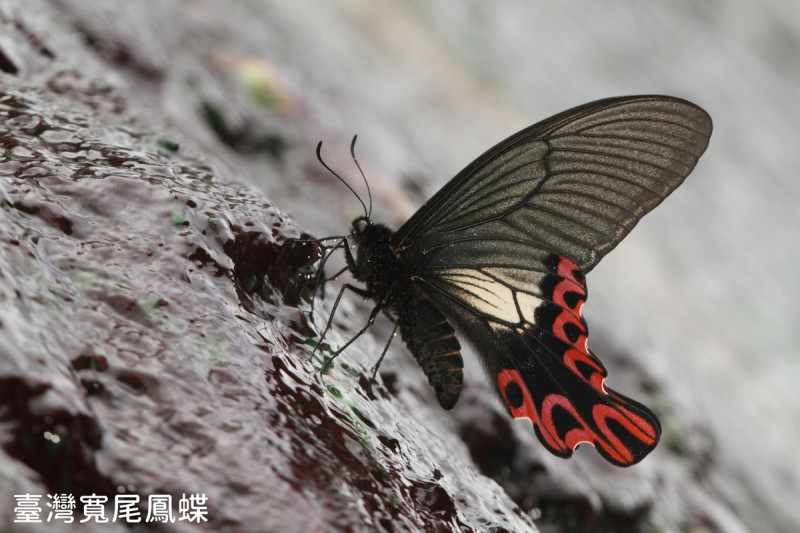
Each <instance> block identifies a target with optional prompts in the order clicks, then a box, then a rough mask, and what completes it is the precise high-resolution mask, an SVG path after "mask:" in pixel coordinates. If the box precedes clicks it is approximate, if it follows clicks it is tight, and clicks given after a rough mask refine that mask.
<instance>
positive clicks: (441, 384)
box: [349, 217, 463, 409]
mask: <svg viewBox="0 0 800 533" xmlns="http://www.w3.org/2000/svg"><path fill="white" fill-rule="evenodd" d="M393 235H394V232H393V231H392V230H391V229H389V228H388V227H387V226H385V225H383V224H374V223H372V222H370V221H369V219H368V218H366V217H359V218H357V219H356V220H355V221H353V231H352V233H351V236H352V238H353V240H354V241H355V244H356V256H355V258H354V262H353V264H350V265H349V266H350V269H351V270H352V273H353V276H354V277H355V278H356V279H358V280H360V281H362V282H364V283H365V284H366V285H367V291H368V292H369V293H370V295H371V297H372V298H374V299H375V301H376V302H377V304H378V305H379V306H380V307H381V309H382V310H383V312H384V314H386V316H388V317H389V319H390V320H391V321H392V322H394V323H395V324H397V327H398V328H399V330H400V334H401V336H402V337H403V340H404V341H405V343H406V346H408V349H409V351H410V352H411V354H412V355H413V356H414V358H415V359H416V360H417V362H418V363H419V364H420V366H421V367H422V371H423V372H425V375H426V376H428V381H429V382H430V384H431V386H432V387H433V389H434V390H435V392H436V397H437V399H438V400H439V403H440V404H441V406H442V407H444V408H445V409H452V408H453V406H454V405H455V404H456V401H457V400H458V397H459V395H460V393H461V383H462V381H463V373H462V370H461V369H462V367H463V361H462V358H461V346H460V345H459V343H458V340H457V339H456V338H455V335H454V331H453V327H452V326H451V325H450V324H449V323H448V322H447V320H446V319H445V316H444V315H443V314H442V312H441V311H439V309H437V308H436V307H435V306H434V305H433V304H432V303H431V302H430V301H428V300H427V299H426V298H425V297H424V296H423V295H422V293H421V291H420V290H419V288H418V287H417V285H416V284H415V282H414V277H413V275H412V272H411V269H410V268H409V265H408V263H406V261H404V259H403V256H402V254H401V253H400V251H399V250H398V249H396V248H395V247H394V246H393V244H392V236H393Z"/></svg>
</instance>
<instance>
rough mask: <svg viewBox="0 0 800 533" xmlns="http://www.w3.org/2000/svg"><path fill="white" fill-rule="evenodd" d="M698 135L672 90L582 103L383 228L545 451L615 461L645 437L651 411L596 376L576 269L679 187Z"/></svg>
mask: <svg viewBox="0 0 800 533" xmlns="http://www.w3.org/2000/svg"><path fill="white" fill-rule="evenodd" d="M710 134H711V120H710V118H709V117H708V115H707V114H706V113H705V112H704V111H703V110H701V109H700V108H698V107H697V106H695V105H693V104H691V103H689V102H686V101H683V100H679V99H675V98H670V97H662V96H638V97H626V98H613V99H608V100H601V101H599V102H594V103H591V104H587V105H584V106H581V107H578V108H575V109H572V110H569V111H566V112H564V113H561V114H559V115H557V116H555V117H553V118H551V119H548V120H546V121H544V122H541V123H539V124H536V125H534V126H531V127H529V128H527V129H525V130H523V131H521V132H519V133H517V134H516V135H513V136H511V137H510V138H508V139H506V140H505V141H503V142H501V143H499V144H498V145H496V146H495V147H493V148H491V149H490V150H488V151H487V152H486V153H485V154H483V155H482V156H481V157H479V158H478V159H477V160H476V161H475V162H473V163H472V164H470V165H469V166H468V167H467V168H466V169H464V170H463V171H462V172H461V173H459V174H458V175H457V176H456V177H455V178H453V180H451V181H450V182H449V183H448V184H447V185H445V187H444V188H443V189H442V190H441V191H439V192H438V193H437V194H436V195H434V196H433V197H432V198H431V200H430V201H429V202H427V203H426V204H425V205H424V206H423V207H422V208H421V209H420V210H419V211H418V212H417V213H416V214H415V215H414V216H413V217H412V218H411V219H410V220H409V221H408V222H407V223H406V224H404V225H403V226H402V227H401V228H400V230H398V231H397V233H396V234H395V235H394V236H393V238H392V246H393V249H395V250H397V251H398V254H399V257H401V259H402V261H403V262H404V263H405V264H407V265H409V266H410V267H411V269H412V270H413V272H414V275H413V277H412V279H413V282H414V284H415V286H417V287H418V288H419V290H420V291H421V293H422V294H424V295H425V297H426V298H428V299H429V300H430V301H431V302H434V303H435V305H436V306H437V307H438V308H439V309H441V311H443V312H444V314H445V315H447V316H448V317H449V318H450V319H452V320H453V321H454V322H455V323H456V324H457V326H458V327H459V328H460V329H461V331H463V332H464V333H465V334H466V335H467V336H468V338H469V339H470V340H471V341H472V343H473V344H474V345H475V346H476V348H477V351H478V353H479V354H480V356H481V359H482V361H483V363H484V366H485V367H486V368H487V370H488V371H489V373H490V375H491V377H492V379H493V381H494V385H495V387H496V389H497V391H498V393H499V395H500V397H501V399H502V400H503V401H504V402H505V404H506V406H507V408H508V409H509V411H510V412H511V414H512V415H513V416H515V417H524V418H529V419H530V420H531V421H532V422H533V424H534V427H535V430H536V433H537V435H538V437H539V439H540V440H541V442H542V443H543V444H544V445H545V446H546V447H547V448H548V449H549V450H550V451H551V452H553V453H554V454H556V455H559V456H562V457H567V456H569V455H571V454H572V450H573V448H574V447H575V446H576V445H577V444H578V443H580V442H590V443H592V444H594V445H595V447H596V448H597V449H598V451H599V452H600V453H601V454H602V455H603V456H604V457H605V458H606V459H608V460H609V461H611V462H613V463H615V464H618V465H622V466H626V465H630V464H634V463H636V462H638V461H640V460H641V459H642V458H643V457H644V456H645V455H646V454H647V453H648V452H649V451H650V450H652V449H653V447H654V446H655V445H656V443H657V442H658V438H659V434H660V426H659V423H658V419H657V418H656V417H655V415H653V414H652V413H651V412H650V411H649V410H648V409H647V408H646V407H644V406H643V405H641V404H639V403H638V402H635V401H633V400H631V399H629V398H626V397H625V396H622V395H620V394H618V393H616V392H614V391H613V390H611V389H609V388H607V387H606V385H605V382H604V380H605V377H606V375H607V373H606V370H605V368H604V367H603V365H602V363H601V362H600V361H599V359H597V358H596V357H595V356H594V355H593V354H592V353H591V352H590V351H589V348H588V344H587V339H588V328H587V325H586V322H585V320H584V319H583V318H582V317H581V306H582V305H583V302H584V301H585V300H586V295H587V292H586V284H585V279H584V273H586V272H588V271H589V270H590V269H591V268H592V267H594V266H595V264H597V262H598V261H599V260H600V258H601V257H603V255H605V254H606V253H607V252H608V251H609V250H611V249H612V248H613V247H614V246H615V245H616V244H617V243H618V242H619V241H620V240H621V239H622V238H623V237H624V236H625V235H626V234H627V233H628V232H629V231H630V230H631V229H632V228H633V226H634V225H635V224H636V223H637V222H638V221H639V219H640V218H641V217H642V216H643V215H645V214H646V213H647V212H649V211H650V210H651V209H653V208H654V207H655V206H656V205H658V204H659V203H660V202H661V201H662V200H663V199H664V198H665V197H666V196H667V195H669V194H670V192H672V191H673V190H674V189H675V188H676V187H677V186H678V185H680V183H681V182H682V181H683V180H684V178H685V177H686V176H687V175H688V174H689V172H691V170H692V168H694V165H695V164H696V162H697V159H698V157H699V156H700V155H701V154H702V153H703V151H704V150H705V148H706V146H707V144H708V139H709V136H710Z"/></svg>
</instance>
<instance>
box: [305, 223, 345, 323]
mask: <svg viewBox="0 0 800 533" xmlns="http://www.w3.org/2000/svg"><path fill="white" fill-rule="evenodd" d="M333 239H339V242H337V243H336V244H335V245H333V246H332V247H331V248H329V250H328V253H327V254H325V256H324V257H323V258H322V261H321V262H320V264H319V269H318V270H317V279H316V281H315V282H314V295H313V296H312V297H311V310H310V311H309V312H308V314H309V316H310V317H312V318H313V317H314V303H315V302H316V301H317V287H319V286H320V285H322V290H323V291H324V290H325V282H326V281H328V279H326V278H325V263H327V262H328V258H329V257H330V256H331V255H333V252H335V251H336V249H337V248H339V247H341V246H342V245H343V244H345V243H346V242H347V237H327V238H325V239H321V240H333ZM342 272H343V270H342V271H339V272H337V273H336V275H335V276H333V278H330V279H336V276H338V275H339V274H341V273H342ZM324 297H325V296H324V295H323V298H324Z"/></svg>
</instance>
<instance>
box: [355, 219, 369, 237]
mask: <svg viewBox="0 0 800 533" xmlns="http://www.w3.org/2000/svg"><path fill="white" fill-rule="evenodd" d="M367 226H369V219H367V218H366V217H358V218H357V219H355V220H354V221H353V230H354V231H355V232H356V235H361V234H362V233H364V232H365V231H367Z"/></svg>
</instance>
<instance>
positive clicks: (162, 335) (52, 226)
mask: <svg viewBox="0 0 800 533" xmlns="http://www.w3.org/2000/svg"><path fill="white" fill-rule="evenodd" d="M23 5H24V7H23ZM293 5H294V4H293V3H291V2H287V3H285V2H275V3H269V2H267V3H263V2H241V3H235V4H234V3H227V2H214V1H203V2H194V3H177V2H171V3H168V2H164V3H150V4H147V6H146V7H143V6H142V5H141V4H138V3H135V2H121V1H120V2H117V1H81V2H78V1H75V2H70V1H66V0H61V1H57V0H53V1H43V0H41V1H40V0H33V1H30V2H24V4H23V3H22V2H12V1H4V2H0V24H2V27H3V31H4V32H5V35H6V38H5V39H4V40H2V41H0V70H2V73H0V530H3V531H5V530H8V531H36V530H40V531H55V530H56V529H54V528H55V527H56V526H55V525H53V524H47V523H43V524H39V525H38V526H37V525H29V524H16V523H14V518H15V509H14V507H15V498H14V495H18V494H25V493H30V494H40V495H47V494H56V493H71V494H74V495H75V496H76V498H77V497H78V496H82V495H88V494H92V493H95V494H100V495H106V496H109V497H110V498H111V499H112V500H113V498H114V496H115V495H126V494H127V495H131V494H136V495H140V496H141V498H142V499H143V500H145V501H146V500H147V497H148V496H149V495H170V496H171V497H172V501H173V508H174V512H175V514H176V516H177V514H178V512H179V509H178V504H177V502H178V500H179V499H180V498H181V497H183V496H184V495H190V494H203V495H205V496H207V498H208V500H207V501H208V514H207V518H208V521H207V522H204V523H200V524H198V523H193V522H189V521H176V522H174V523H167V524H162V523H157V524H155V523H140V524H138V525H130V524H127V525H126V524H123V523H121V522H117V523H107V524H94V523H88V524H78V523H77V521H78V520H77V519H76V523H73V524H71V525H65V524H59V525H58V526H57V527H59V528H61V529H58V530H65V531H71V530H75V531H115V530H120V531H121V530H124V529H134V530H139V529H142V530H145V529H147V530H156V531H161V530H163V531H534V530H536V528H537V527H538V528H539V530H541V531H659V530H663V531H675V530H682V531H745V530H746V526H745V524H746V523H749V524H752V523H754V521H755V520H757V519H758V516H757V515H751V516H750V518H749V519H746V520H742V519H741V518H740V517H739V516H737V512H736V511H735V510H734V509H733V508H732V505H731V503H730V502H731V501H737V498H736V497H735V496H731V495H729V494H727V495H725V494H723V495H720V494H719V491H718V487H719V486H720V485H727V486H731V485H732V484H733V482H732V480H736V481H739V482H740V483H741V485H742V487H743V490H742V492H743V493H747V492H748V491H749V490H752V489H751V488H750V486H749V484H748V483H749V482H748V481H747V480H742V479H741V478H739V477H737V474H734V473H729V472H726V471H725V470H724V469H722V468H721V467H720V465H719V464H718V463H717V462H716V459H715V450H716V443H715V440H714V439H715V437H714V435H713V434H712V433H711V432H710V431H709V430H708V428H706V427H704V426H703V425H702V420H697V419H694V418H692V417H685V416H681V415H680V414H679V413H678V411H679V408H678V407H677V406H676V405H674V403H673V402H672V401H671V398H674V395H673V394H671V393H670V391H669V390H665V388H664V387H662V386H660V385H659V384H658V380H656V379H654V378H653V377H652V376H650V375H649V374H648V372H646V371H645V370H644V369H643V368H642V367H640V366H639V365H637V364H636V363H633V362H632V360H633V359H632V358H631V357H630V354H628V353H627V352H626V351H625V350H624V349H619V348H616V347H614V346H613V344H612V342H611V341H608V340H605V339H603V338H602V337H601V336H599V335H598V336H597V337H596V339H597V340H596V341H595V342H594V344H593V349H595V350H597V352H598V353H600V354H604V357H603V360H604V361H605V362H606V364H607V365H609V366H612V367H613V376H614V384H615V386H616V384H619V383H623V384H625V388H624V389H625V392H626V394H629V395H631V396H634V397H636V398H639V399H642V400H643V401H644V402H645V403H647V404H648V405H650V406H652V407H653V408H654V409H655V410H656V411H657V412H658V414H659V417H660V418H661V420H662V423H663V424H664V426H665V432H664V437H663V440H662V443H661V445H660V447H659V449H658V450H657V451H656V452H655V453H654V454H653V455H652V457H650V458H648V459H647V460H646V461H645V462H644V463H642V464H641V465H638V466H636V467H634V468H631V469H626V470H619V469H616V468H614V467H611V466H609V465H606V464H605V463H603V461H602V460H601V459H599V458H598V457H597V456H596V454H595V453H594V451H593V450H591V449H586V447H583V448H581V449H579V451H578V452H577V453H576V458H575V459H573V460H571V461H562V460H560V459H556V458H553V457H550V456H548V455H546V452H544V451H543V450H542V449H541V447H540V446H539V444H538V442H537V441H536V438H535V436H534V435H533V433H532V431H531V430H530V427H528V426H526V425H524V424H517V423H516V422H513V421H511V420H510V419H509V418H508V416H507V415H506V414H505V413H504V412H503V411H502V409H501V408H500V407H499V405H498V404H497V403H496V401H495V399H494V398H493V396H492V393H491V391H490V390H489V385H488V383H487V381H486V380H485V378H484V377H483V376H482V375H481V373H480V371H479V370H478V369H477V366H478V365H477V364H476V361H474V360H468V361H467V365H468V366H467V368H466V369H465V371H466V378H465V379H466V381H467V386H466V387H465V390H464V393H463V395H462V398H461V400H460V402H459V405H458V406H457V407H456V409H455V410H454V411H453V412H452V413H445V412H443V411H441V409H440V408H439V407H438V404H437V403H436V401H435V398H434V397H433V394H432V392H431V391H430V390H429V389H428V388H427V383H426V381H425V379H424V377H423V376H422V374H421V372H420V371H419V369H418V368H416V367H415V365H414V363H413V360H412V359H411V358H410V357H409V356H408V354H406V353H404V349H403V348H402V347H401V346H400V343H395V345H394V347H393V349H392V350H391V351H390V355H389V357H387V361H386V362H385V363H384V365H383V366H382V367H381V373H380V377H379V379H378V381H377V383H370V381H369V375H370V369H371V365H372V364H373V363H374V361H375V360H376V358H377V356H378V354H380V350H381V349H382V347H383V345H384V343H385V341H386V339H387V338H388V335H389V333H390V331H391V329H390V328H388V327H387V326H386V325H385V324H378V325H377V326H376V327H375V328H374V330H373V333H374V335H367V336H365V337H364V338H363V339H361V340H359V342H358V343H357V344H356V345H354V346H353V347H352V348H351V349H349V350H348V352H347V353H346V356H344V357H343V358H341V359H338V360H337V361H336V362H335V364H334V365H333V366H332V368H331V370H330V371H329V372H328V373H327V374H326V375H320V373H319V370H320V368H321V366H322V363H323V360H324V358H325V357H326V356H327V355H329V354H330V351H331V350H332V349H334V348H335V347H336V346H337V345H341V344H343V343H344V342H346V341H347V339H348V338H349V337H350V335H351V334H352V332H354V331H357V330H358V329H359V328H360V326H361V325H362V323H363V321H364V320H365V319H366V313H364V309H365V308H364V306H362V305H361V304H360V303H359V302H358V301H357V299H345V300H343V303H342V305H341V308H340V311H339V313H338V314H337V317H336V320H334V329H333V331H332V333H331V335H330V337H328V339H326V344H324V345H322V346H320V347H319V348H320V349H319V350H318V353H317V354H316V355H315V356H313V357H312V355H311V353H312V348H313V347H314V346H316V342H315V339H316V338H317V336H318V334H319V332H320V331H321V329H322V328H323V327H324V324H325V320H326V319H327V316H328V314H327V313H328V311H329V309H330V305H331V303H332V302H331V301H332V299H333V298H332V295H333V294H334V293H335V291H336V287H335V286H334V287H330V288H328V290H327V293H326V296H327V297H326V298H325V299H318V300H317V302H315V307H316V311H315V316H314V317H313V318H312V317H310V316H309V310H310V303H309V299H310V296H311V291H312V287H313V283H314V279H315V278H314V274H315V268H316V261H317V260H318V259H319V257H320V253H321V249H320V248H319V246H318V245H317V244H315V243H313V242H311V241H310V240H309V239H310V238H311V237H312V234H313V235H314V236H317V237H319V236H323V235H322V234H323V233H324V234H326V235H327V234H328V233H331V232H334V233H335V232H337V231H338V232H341V231H343V228H344V227H345V224H346V223H347V220H348V219H349V218H352V217H353V216H354V215H358V214H359V212H358V209H360V206H358V205H357V203H356V202H355V201H354V199H353V197H352V196H349V193H347V191H346V190H340V189H343V188H341V187H340V185H338V184H336V182H335V180H333V179H331V177H330V176H328V175H327V174H326V173H325V171H324V170H322V169H321V168H320V166H319V165H318V163H317V162H316V160H315V157H314V152H313V147H314V146H315V144H316V142H317V141H318V140H319V139H321V138H328V137H327V136H332V134H331V133H330V131H331V130H335V129H337V123H338V121H339V120H344V119H341V118H340V117H338V115H337V110H338V109H339V108H338V106H337V104H339V103H340V102H342V101H344V99H345V97H344V96H342V92H344V91H346V89H347V86H348V84H349V83H350V79H349V78H348V76H354V77H355V78H358V74H354V73H358V72H362V71H359V70H358V66H359V65H361V66H362V67H363V69H364V70H363V72H368V71H369V68H370V67H372V68H374V67H375V65H376V64H377V63H376V60H375V59H374V56H373V54H378V55H380V54H384V55H385V56H387V57H383V58H382V60H384V61H389V62H390V63H391V58H392V56H391V54H392V50H391V49H389V48H382V47H381V46H377V47H375V48H373V49H370V48H369V46H366V45H364V43H361V42H359V43H358V45H356V46H354V47H353V49H352V50H351V49H349V48H348V47H347V46H346V45H342V47H343V48H342V49H341V50H338V51H336V52H335V51H333V50H331V54H334V53H339V54H341V55H340V56H338V57H339V58H340V59H341V62H340V63H339V64H338V68H330V65H326V64H325V63H326V61H325V60H323V59H325V58H320V57H317V56H315V55H314V54H309V53H308V51H307V49H306V48H304V47H305V46H308V47H309V49H315V48H314V47H315V46H316V47H317V48H316V49H319V48H318V47H319V45H320V43H319V42H311V41H312V40H313V39H315V38H319V39H321V37H319V35H321V33H322V32H328V33H332V34H339V33H347V32H348V31H350V30H352V29H353V28H359V29H362V30H363V29H364V28H365V25H364V21H363V20H362V19H361V18H360V16H361V12H359V10H358V7H357V6H354V5H353V4H352V3H348V2H343V3H340V4H337V7H328V6H326V5H322V4H315V9H317V11H316V12H315V16H314V17H309V16H308V12H305V13H301V11H303V10H302V9H300V8H298V7H292V6H293ZM391 6H394V4H392V3H388V4H387V5H386V6H384V7H385V8H386V9H389V12H390V13H391V14H393V15H396V16H398V17H400V15H403V13H404V11H403V8H398V7H397V6H394V7H391ZM362 8H363V6H362ZM298 9H300V10H299V11H298ZM398 9H399V11H397V10H398ZM328 10H331V11H328ZM336 10H338V11H339V13H338V14H336V13H334V11H336ZM341 13H344V15H341ZM342 17H344V18H346V19H347V20H349V21H350V23H351V24H352V26H348V25H347V24H345V23H343V22H342ZM348 17H349V18H348ZM393 20H398V21H400V22H403V21H406V22H407V20H406V19H403V18H402V17H400V18H396V19H393ZM400 26H402V24H400V25H399V26H398V27H400ZM365 33H366V35H367V36H368V37H367V39H369V38H372V39H375V40H376V41H378V42H381V43H383V45H385V42H383V41H381V39H380V38H378V37H376V36H375V35H374V34H371V33H370V31H368V30H365ZM364 38H365V37H364V36H361V37H355V38H354V39H356V41H357V40H358V39H364ZM303 39H308V40H309V41H308V42H303ZM419 46H421V45H419ZM423 48H424V47H423ZM263 50H267V51H268V54H267V55H268V56H269V58H270V61H271V62H267V61H266V60H265V59H263V58H260V57H259V56H258V55H257V54H258V53H259V52H260V51H263ZM345 56H347V57H345ZM399 68H401V67H399ZM438 75H441V76H455V74H453V72H450V71H447V70H446V69H442V71H439V72H438ZM449 79H454V78H449ZM455 79H457V76H456V77H455ZM452 85H453V86H455V85H457V84H455V83H454V84H452ZM402 89H403V90H410V89H409V87H403V88H402ZM378 90H380V89H378ZM382 90H384V91H385V92H386V93H388V94H391V92H392V90H395V89H393V88H390V87H383V88H382ZM396 90H399V89H396ZM337 91H340V92H337ZM479 92H480V91H477V92H476V93H475V94H478V93H479ZM601 96H607V95H601ZM428 97H429V98H431V100H434V99H435V97H434V96H425V97H422V98H423V100H424V99H425V98H428ZM461 97H462V98H463V95H461ZM391 100H392V99H391V97H388V96H387V97H384V98H383V100H382V101H383V104H384V105H385V106H387V107H389V106H391ZM490 100H491V99H490ZM576 103H577V102H576ZM374 104H375V102H364V103H363V105H365V106H368V105H374ZM429 105H430V104H429ZM444 105H445V107H446V104H444ZM347 109H352V107H347ZM507 112H508V111H507V110H501V109H499V108H498V112H497V113H496V114H495V116H500V117H502V116H505V115H504V113H507ZM396 113H397V114H401V113H402V106H401V105H400V104H398V110H397V111H396ZM389 114H390V116H391V113H389ZM540 118H541V117H540ZM365 122H366V123H369V122H370V119H366V120H365ZM497 122H498V124H500V123H503V119H502V118H498V119H497ZM498 124H494V125H492V126H491V127H497V128H498V129H499V126H498ZM384 127H387V128H388V126H384ZM458 127H459V125H458V124H454V125H451V129H453V130H454V131H456V130H457V129H458ZM376 129H377V126H376ZM504 131H505V133H509V131H506V130H504ZM333 136H334V137H335V138H336V139H337V140H336V143H337V146H338V148H341V150H335V149H330V152H326V153H330V155H329V156H327V157H330V160H329V162H330V163H331V164H332V165H334V166H337V168H338V167H340V166H344V165H347V163H348V160H347V152H346V148H345V147H346V143H347V141H346V140H345V139H342V138H341V136H339V135H333ZM413 145H414V143H413V142H412V143H410V145H409V144H406V145H401V147H400V148H395V149H394V150H395V151H394V152H391V151H389V152H382V153H380V154H378V156H377V157H376V159H378V160H380V161H385V162H386V168H387V169H390V170H395V169H396V168H397V167H398V165H399V164H398V163H397V161H399V160H404V159H406V158H410V157H413V150H410V148H408V147H409V146H413ZM404 149H405V151H404ZM339 152H340V153H339ZM476 153H477V152H476ZM363 160H364V158H363V157H362V162H363ZM365 166H367V167H369V166H370V163H365ZM376 166H377V165H376ZM368 174H369V175H370V177H371V178H372V179H374V180H375V181H374V182H373V184H374V185H373V187H374V189H375V190H376V204H377V206H378V207H376V211H377V210H378V208H381V209H383V212H384V213H395V214H396V215H397V218H398V219H402V218H403V216H405V215H406V214H407V211H406V209H407V205H406V204H405V203H403V202H401V201H399V200H397V197H398V194H397V191H398V190H400V189H401V188H406V189H408V190H410V191H411V193H410V194H411V195H416V196H419V197H423V196H424V195H425V194H427V192H430V187H429V185H430V184H428V183H424V182H422V183H421V182H420V180H419V178H417V177H415V176H414V175H413V174H405V175H404V178H403V179H404V180H405V181H404V183H402V184H400V185H397V184H392V183H391V182H387V181H385V180H384V176H382V175H381V171H380V170H377V169H375V168H372V169H369V168H368ZM422 191H425V192H422ZM411 203H413V202H411ZM353 204H355V205H353ZM288 210H290V211H291V212H292V213H293V215H294V219H292V218H290V217H289V216H288V215H287V214H286V212H287V211H288ZM343 213H345V214H344V215H343ZM385 216H391V215H385ZM296 220H303V222H304V225H300V224H298V222H296ZM340 266H341V263H340ZM335 269H336V265H334V264H331V265H330V266H329V271H330V272H333V271H335ZM470 365H471V366H470ZM757 506H758V505H757V502H756V503H754V507H757ZM42 507H43V508H44V513H43V518H45V517H46V515H47V508H46V506H45V501H44V500H43V501H42ZM141 509H142V513H143V517H144V514H146V506H145V505H142V506H141ZM112 512H113V509H111V508H109V509H108V513H109V516H110V514H111V513H112ZM76 516H77V517H80V516H79V515H77V514H76ZM753 516H756V518H753ZM775 524H779V525H780V526H781V527H783V524H789V521H788V519H784V518H776V519H775ZM788 527H790V526H788ZM37 528H38V529H37ZM775 528H776V530H780V527H779V526H775ZM785 530H787V531H788V530H790V529H785Z"/></svg>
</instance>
